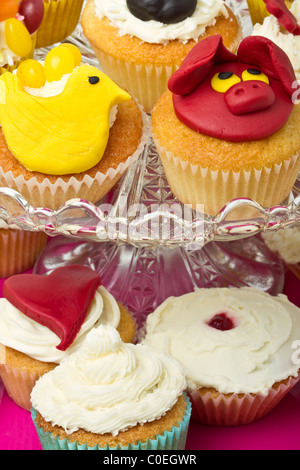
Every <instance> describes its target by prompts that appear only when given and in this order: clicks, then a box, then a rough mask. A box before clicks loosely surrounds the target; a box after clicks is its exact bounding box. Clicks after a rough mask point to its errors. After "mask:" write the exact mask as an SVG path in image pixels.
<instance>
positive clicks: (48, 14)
mask: <svg viewBox="0 0 300 470" xmlns="http://www.w3.org/2000/svg"><path fill="white" fill-rule="evenodd" d="M43 4H44V16H43V21H42V24H41V26H40V27H39V30H38V32H37V39H36V44H37V45H36V47H38V48H40V47H48V46H51V45H52V44H56V43H58V42H62V41H63V40H64V39H66V38H67V37H68V36H70V35H71V34H72V33H73V31H74V29H75V28H76V26H77V24H78V22H79V18H80V13H81V10H82V5H83V0H43Z"/></svg>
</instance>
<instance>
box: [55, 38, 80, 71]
mask: <svg viewBox="0 0 300 470" xmlns="http://www.w3.org/2000/svg"><path fill="white" fill-rule="evenodd" d="M60 47H67V48H68V49H69V50H70V51H71V52H72V53H73V55H74V60H75V66H76V67H77V66H78V65H80V63H81V52H80V50H79V49H78V47H76V46H74V44H70V43H68V42H65V43H63V44H61V45H60Z"/></svg>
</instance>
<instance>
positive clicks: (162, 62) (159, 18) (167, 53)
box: [81, 0, 242, 113]
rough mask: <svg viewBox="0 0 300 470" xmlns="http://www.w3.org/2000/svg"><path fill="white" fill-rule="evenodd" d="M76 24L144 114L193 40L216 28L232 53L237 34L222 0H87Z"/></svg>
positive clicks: (105, 68) (237, 28) (238, 30)
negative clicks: (139, 105)
mask: <svg viewBox="0 0 300 470" xmlns="http://www.w3.org/2000/svg"><path fill="white" fill-rule="evenodd" d="M81 24H82V28H83V32H84V34H85V36H86V37H87V39H88V41H89V42H90V44H91V46H92V48H93V50H94V52H95V54H96V56H97V58H98V60H99V63H100V65H101V68H102V70H103V71H104V72H105V73H107V74H108V75H109V76H110V77H111V78H112V79H113V80H114V81H115V82H116V83H118V85H120V86H122V87H124V88H126V89H127V90H128V91H129V92H130V93H131V94H132V96H134V97H135V98H137V100H138V102H139V103H140V104H141V105H142V106H143V107H144V110H145V111H146V112H147V113H149V112H151V110H152V108H153V106H154V104H155V102H156V101H157V100H158V98H159V97H160V95H161V94H162V93H163V92H164V91H165V90H166V89H167V81H168V78H169V77H170V75H171V74H172V73H173V72H175V70H176V69H177V68H178V67H179V66H180V64H181V62H182V61H183V59H184V58H185V56H186V55H187V54H188V52H189V51H190V50H191V49H192V47H193V46H194V45H195V44H196V43H197V42H198V41H199V40H201V39H203V38H204V37H206V36H209V35H211V34H217V33H220V34H221V35H222V36H223V38H224V42H225V44H226V45H227V47H228V48H229V49H231V50H232V51H233V52H234V51H235V50H236V48H237V46H238V44H239V42H240V40H241V37H242V33H241V27H240V24H239V21H238V20H237V18H236V17H235V15H234V14H233V12H232V11H231V10H230V9H229V8H228V7H227V6H225V3H224V1H223V0H208V1H203V0H188V1H187V0H180V1H179V0H155V1H153V2H147V1H140V0H139V1H135V0H127V1H126V0H88V2H87V4H86V6H85V8H84V10H83V13H82V17H81Z"/></svg>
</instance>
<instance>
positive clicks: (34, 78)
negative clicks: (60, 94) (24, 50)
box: [17, 59, 46, 88]
mask: <svg viewBox="0 0 300 470" xmlns="http://www.w3.org/2000/svg"><path fill="white" fill-rule="evenodd" d="M17 76H18V77H19V79H20V80H21V82H22V84H23V86H25V87H29V88H41V87H42V86H44V85H45V83H46V73H45V69H44V67H43V65H42V64H41V63H40V62H38V61H37V60H33V59H27V60H24V62H22V63H21V64H20V65H19V67H18V69H17Z"/></svg>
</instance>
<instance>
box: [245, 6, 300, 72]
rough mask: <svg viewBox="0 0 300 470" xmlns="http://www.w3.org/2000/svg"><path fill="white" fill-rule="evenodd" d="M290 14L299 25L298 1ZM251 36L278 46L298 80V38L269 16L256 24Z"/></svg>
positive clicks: (299, 70) (299, 11) (299, 8)
mask: <svg viewBox="0 0 300 470" xmlns="http://www.w3.org/2000/svg"><path fill="white" fill-rule="evenodd" d="M291 12H292V13H293V14H294V16H295V17H296V18H297V21H298V24H300V0H295V1H294V2H293V3H292V6H291ZM251 34H252V36H253V35H255V36H264V37H266V38H268V39H270V40H271V41H273V42H274V43H275V44H277V46H279V47H280V48H281V49H282V50H283V51H284V52H285V53H286V54H287V55H288V57H289V59H290V61H291V63H292V65H293V67H294V70H295V73H296V77H297V79H298V80H300V36H294V35H293V34H291V33H288V32H287V31H285V30H283V28H281V26H280V24H279V23H278V21H277V19H276V18H275V16H273V15H270V16H267V17H266V18H265V19H264V22H263V24H262V25H261V24H258V23H257V24H256V25H255V26H254V28H253V31H252V33H251Z"/></svg>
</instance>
